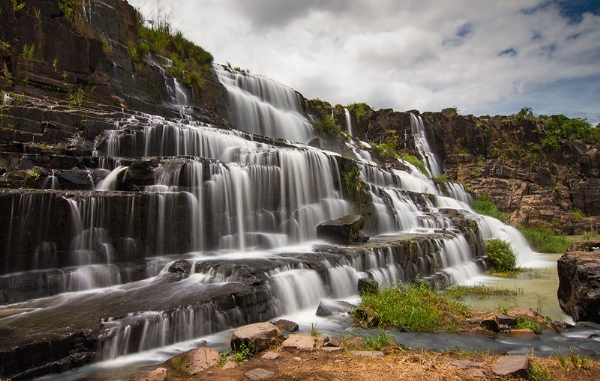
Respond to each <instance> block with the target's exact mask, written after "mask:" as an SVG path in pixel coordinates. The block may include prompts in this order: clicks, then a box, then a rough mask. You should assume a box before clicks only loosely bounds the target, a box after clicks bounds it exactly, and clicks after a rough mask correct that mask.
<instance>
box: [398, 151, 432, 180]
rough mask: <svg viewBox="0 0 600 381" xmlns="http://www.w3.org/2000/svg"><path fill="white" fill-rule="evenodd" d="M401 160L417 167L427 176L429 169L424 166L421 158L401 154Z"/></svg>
mask: <svg viewBox="0 0 600 381" xmlns="http://www.w3.org/2000/svg"><path fill="white" fill-rule="evenodd" d="M402 160H404V161H406V162H407V163H410V164H412V165H414V166H415V167H417V168H418V169H419V171H421V172H422V173H423V174H424V175H425V176H429V171H428V170H427V168H426V167H425V164H424V163H423V162H422V161H421V160H419V159H418V158H417V157H416V156H413V155H404V156H402Z"/></svg>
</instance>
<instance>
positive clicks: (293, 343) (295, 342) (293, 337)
mask: <svg viewBox="0 0 600 381" xmlns="http://www.w3.org/2000/svg"><path fill="white" fill-rule="evenodd" d="M281 346H282V347H283V349H296V350H300V351H309V352H311V351H314V350H315V338H314V337H312V336H309V335H304V334H296V333H292V334H290V335H289V336H288V338H287V339H285V341H284V342H283V343H282V344H281Z"/></svg>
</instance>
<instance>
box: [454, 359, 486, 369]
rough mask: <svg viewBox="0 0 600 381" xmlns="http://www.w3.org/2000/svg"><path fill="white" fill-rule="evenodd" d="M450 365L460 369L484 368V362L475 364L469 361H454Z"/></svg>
mask: <svg viewBox="0 0 600 381" xmlns="http://www.w3.org/2000/svg"><path fill="white" fill-rule="evenodd" d="M449 364H450V365H454V366H456V367H459V368H470V367H475V368H481V367H482V366H483V363H482V362H475V361H469V360H454V361H450V362H449Z"/></svg>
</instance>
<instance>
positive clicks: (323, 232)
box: [317, 214, 365, 245]
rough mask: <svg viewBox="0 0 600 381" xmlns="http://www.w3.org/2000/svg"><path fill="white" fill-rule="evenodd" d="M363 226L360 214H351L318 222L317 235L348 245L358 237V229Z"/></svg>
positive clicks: (320, 237)
mask: <svg viewBox="0 0 600 381" xmlns="http://www.w3.org/2000/svg"><path fill="white" fill-rule="evenodd" d="M364 226H365V221H364V219H363V217H362V216H361V215H357V214H351V215H348V216H344V217H341V218H338V219H336V220H329V221H326V222H323V223H321V224H319V225H318V226H317V237H318V238H319V239H324V240H326V241H329V242H332V243H339V244H345V245H348V244H351V243H353V242H355V241H357V240H358V239H359V236H360V229H362V228H363V227H364ZM361 241H364V240H361Z"/></svg>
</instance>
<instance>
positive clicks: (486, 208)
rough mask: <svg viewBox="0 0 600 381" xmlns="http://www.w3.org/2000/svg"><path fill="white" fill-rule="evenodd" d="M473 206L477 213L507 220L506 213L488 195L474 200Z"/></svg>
mask: <svg viewBox="0 0 600 381" xmlns="http://www.w3.org/2000/svg"><path fill="white" fill-rule="evenodd" d="M471 206H472V207H473V210H474V211H475V212H476V213H479V214H483V215H485V216H490V217H494V218H496V219H498V220H500V221H504V220H506V214H504V213H502V212H501V211H499V210H498V208H496V205H494V203H493V202H492V200H490V199H489V198H488V197H487V196H482V197H480V198H479V199H478V200H475V201H473V205H471Z"/></svg>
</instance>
